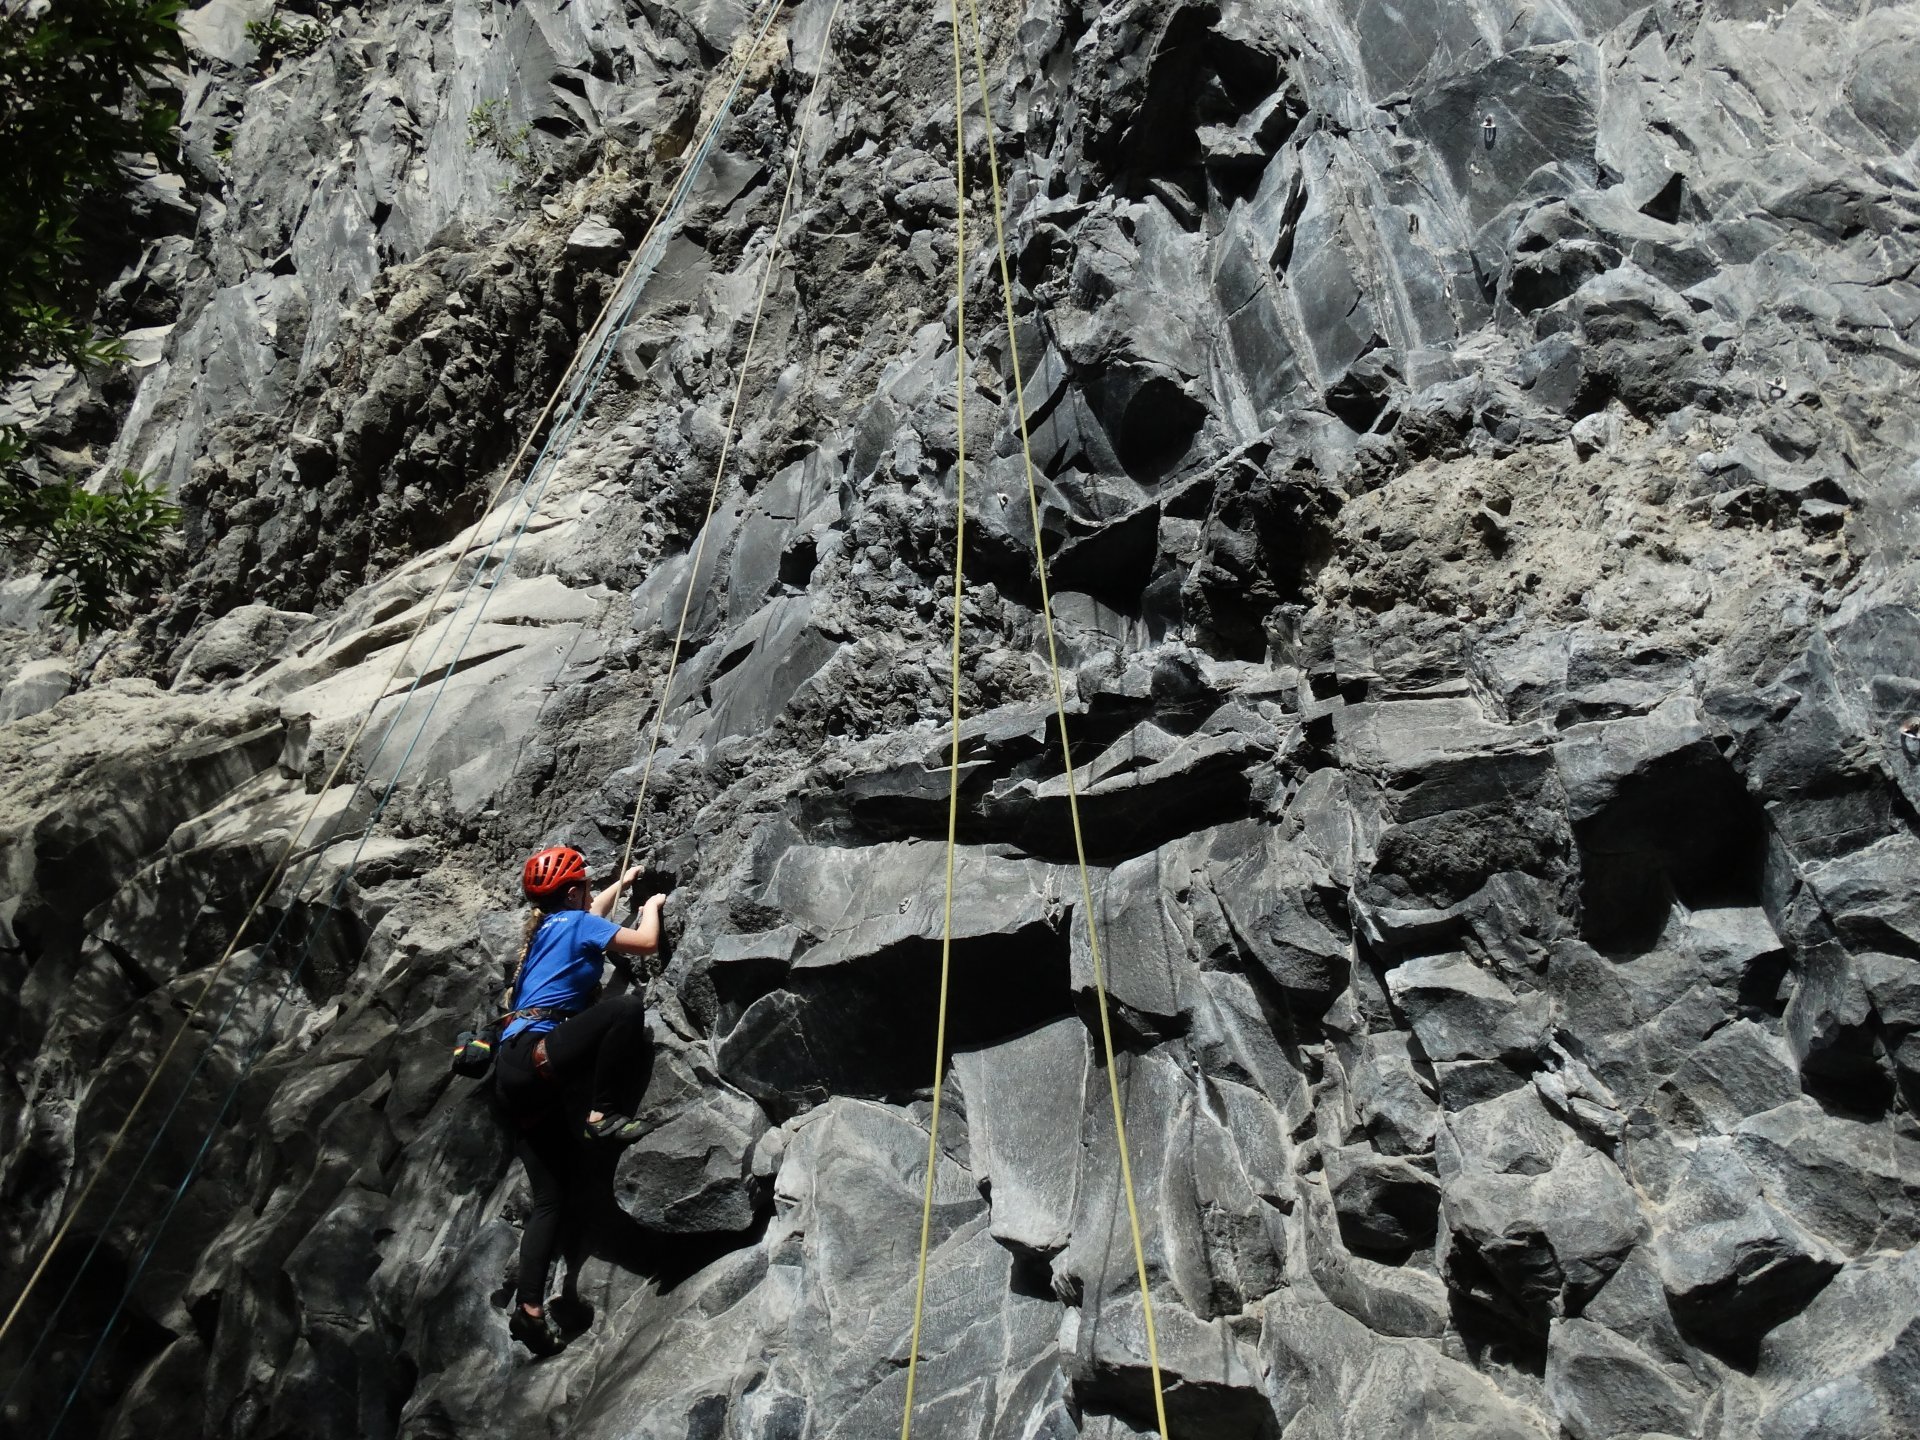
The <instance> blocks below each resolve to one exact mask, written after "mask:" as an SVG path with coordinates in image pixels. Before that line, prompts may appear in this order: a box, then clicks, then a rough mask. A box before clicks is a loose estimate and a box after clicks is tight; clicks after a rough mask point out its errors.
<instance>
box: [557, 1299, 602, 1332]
mask: <svg viewBox="0 0 1920 1440" xmlns="http://www.w3.org/2000/svg"><path fill="white" fill-rule="evenodd" d="M547 1318H548V1319H549V1320H551V1321H553V1323H554V1325H555V1327H557V1328H558V1329H559V1331H560V1333H561V1334H562V1335H564V1336H566V1338H567V1339H569V1340H571V1339H572V1338H573V1337H574V1336H576V1335H579V1334H582V1333H584V1332H585V1330H586V1329H587V1327H588V1326H589V1325H591V1324H593V1306H592V1305H590V1304H588V1303H587V1302H586V1301H585V1300H582V1299H581V1298H580V1297H579V1296H578V1295H555V1296H554V1297H553V1298H552V1299H550V1300H548V1301H547Z"/></svg>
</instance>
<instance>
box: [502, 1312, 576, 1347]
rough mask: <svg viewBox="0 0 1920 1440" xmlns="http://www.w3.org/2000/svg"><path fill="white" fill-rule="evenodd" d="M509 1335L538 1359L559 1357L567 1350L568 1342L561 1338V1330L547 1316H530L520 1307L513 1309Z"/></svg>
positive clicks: (508, 1326) (508, 1328) (508, 1324)
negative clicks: (549, 1356) (552, 1356)
mask: <svg viewBox="0 0 1920 1440" xmlns="http://www.w3.org/2000/svg"><path fill="white" fill-rule="evenodd" d="M507 1333H508V1334H509V1335H511V1336H513V1338H514V1339H516V1340H518V1341H519V1342H520V1343H521V1344H522V1345H524V1346H526V1347H527V1349H529V1350H531V1351H532V1352H533V1353H534V1355H535V1357H536V1358H545V1357H546V1356H548V1355H558V1354H559V1353H560V1352H561V1351H562V1350H564V1349H566V1348H567V1342H566V1340H565V1339H563V1338H562V1337H561V1334H560V1329H559V1327H558V1326H557V1325H555V1324H554V1323H553V1321H552V1319H551V1318H549V1317H548V1316H546V1315H529V1314H528V1313H527V1312H526V1311H525V1310H522V1309H521V1308H520V1307H519V1306H518V1305H515V1306H514V1307H513V1318H512V1319H511V1320H509V1321H507Z"/></svg>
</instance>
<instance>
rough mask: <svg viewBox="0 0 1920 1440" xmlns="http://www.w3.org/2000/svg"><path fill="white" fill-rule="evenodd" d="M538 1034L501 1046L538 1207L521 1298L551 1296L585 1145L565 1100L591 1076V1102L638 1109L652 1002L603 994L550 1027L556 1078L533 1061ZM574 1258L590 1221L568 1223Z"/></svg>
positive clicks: (619, 1110) (526, 1240) (504, 1083)
mask: <svg viewBox="0 0 1920 1440" xmlns="http://www.w3.org/2000/svg"><path fill="white" fill-rule="evenodd" d="M538 1039H540V1037H539V1036H538V1035H533V1034H529V1033H528V1032H527V1031H524V1030H523V1031H521V1032H520V1033H519V1034H518V1035H515V1036H514V1037H513V1038H512V1039H511V1040H507V1041H505V1042H503V1043H502V1044H501V1046H500V1050H499V1055H498V1058H497V1059H496V1060H495V1061H494V1072H495V1079H494V1083H495V1085H496V1086H497V1087H498V1089H499V1092H500V1100H501V1103H502V1104H503V1105H504V1106H505V1107H506V1110H507V1114H508V1116H509V1117H510V1118H511V1119H512V1120H513V1122H514V1126H515V1130H516V1133H515V1137H514V1150H515V1152H516V1153H517V1154H518V1155H519V1156H520V1163H521V1164H523V1165H525V1166H526V1167H527V1184H528V1185H529V1186H530V1187H531V1188H532V1190H533V1212H532V1213H531V1214H530V1215H528V1216H527V1223H526V1229H525V1230H524V1231H523V1232H522V1234H521V1237H520V1279H519V1299H520V1301H521V1302H522V1303H523V1304H527V1305H540V1304H543V1303H544V1302H545V1299H546V1287H547V1266H548V1264H549V1263H550V1262H551V1261H552V1259H553V1251H554V1245H555V1242H556V1241H557V1240H558V1239H559V1238H560V1224H561V1219H562V1216H563V1214H564V1212H565V1210H566V1208H567V1186H566V1177H567V1176H568V1175H569V1173H571V1172H572V1171H573V1170H575V1169H576V1168H577V1163H578V1157H577V1153H576V1151H577V1147H576V1145H575V1144H574V1140H575V1137H574V1135H573V1133H572V1126H571V1125H570V1124H569V1123H568V1119H569V1116H568V1112H567V1110H566V1107H565V1106H564V1105H563V1103H562V1101H563V1100H564V1098H565V1094H566V1091H567V1089H568V1088H569V1086H570V1085H571V1084H573V1083H574V1082H577V1081H580V1080H583V1079H587V1078H589V1077H591V1080H592V1091H591V1097H592V1098H591V1099H590V1100H589V1102H588V1107H589V1108H590V1109H593V1110H599V1111H602V1112H604V1113H606V1114H609V1115H615V1114H618V1115H626V1114H631V1113H632V1112H633V1107H634V1105H635V1104H636V1103H637V1102H638V1100H639V1095H638V1093H637V1092H638V1089H639V1084H640V1082H641V1081H642V1080H644V1078H645V1076H646V1070H647V1066H646V1059H647V1050H646V1046H647V1008H646V1005H645V1003H644V1002H643V1001H642V1000H641V999H640V997H639V996H637V995H621V996H618V997H616V998H614V999H611V1000H602V1001H600V1002H599V1003H598V1004H597V1005H593V1006H590V1007H589V1008H587V1009H586V1010H583V1011H582V1012H581V1013H580V1014H578V1015H575V1016H574V1017H573V1018H571V1019H569V1020H563V1021H561V1022H560V1024H558V1025H557V1026H555V1027H554V1028H553V1029H551V1030H549V1031H547V1033H546V1041H547V1064H548V1066H549V1067H550V1068H551V1069H552V1071H553V1076H554V1078H553V1079H552V1080H545V1079H542V1078H541V1077H540V1075H539V1074H538V1073H537V1072H536V1071H535V1070H534V1068H533V1046H534V1042H535V1041H536V1040H538ZM568 1230H569V1234H568V1236H567V1242H568V1243H567V1255H566V1260H567V1265H568V1267H569V1269H571V1268H572V1267H573V1266H574V1265H575V1264H576V1263H577V1262H578V1259H579V1249H580V1246H581V1244H582V1243H583V1242H584V1240H585V1238H586V1237H585V1235H584V1233H583V1231H584V1227H583V1226H582V1225H580V1224H579V1223H578V1219H577V1217H576V1223H575V1224H573V1225H571V1226H569V1227H568Z"/></svg>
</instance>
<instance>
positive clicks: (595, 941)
mask: <svg viewBox="0 0 1920 1440" xmlns="http://www.w3.org/2000/svg"><path fill="white" fill-rule="evenodd" d="M619 933H620V927H619V926H618V925H616V924H614V922H613V921H611V920H603V919H601V918H600V917H599V916H598V915H595V914H594V913H593V912H592V911H590V910H556V911H554V912H553V913H552V914H551V915H548V916H547V917H546V918H545V919H543V920H542V921H541V922H540V928H539V929H538V930H536V931H534V932H533V944H532V945H531V946H530V947H529V948H528V950H527V963H526V964H525V965H524V966H522V967H521V969H520V983H519V984H518V985H517V986H515V987H514V992H513V1008H514V1009H515V1010H532V1009H534V1008H535V1007H536V1006H552V1007H554V1008H556V1009H560V1010H584V1009H586V1008H587V1005H588V1004H589V1003H590V1002H591V1001H592V999H593V992H594V989H595V988H596V987H597V986H598V985H599V984H600V966H601V964H602V963H603V962H604V961H605V959H606V953H607V942H608V941H609V940H611V939H612V938H613V937H614V936H615V935H617V934H619ZM559 1023H560V1022H559V1021H558V1020H533V1019H527V1020H516V1021H514V1022H513V1023H512V1024H511V1025H509V1026H507V1028H506V1030H505V1031H503V1032H502V1033H501V1036H500V1038H501V1039H502V1040H507V1039H511V1038H512V1037H513V1036H515V1035H518V1034H519V1033H520V1032H521V1031H523V1030H530V1031H532V1032H534V1033H535V1034H540V1033H542V1032H544V1031H547V1030H551V1029H553V1027H554V1026H556V1025H558V1024H559Z"/></svg>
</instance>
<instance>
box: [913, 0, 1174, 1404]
mask: <svg viewBox="0 0 1920 1440" xmlns="http://www.w3.org/2000/svg"><path fill="white" fill-rule="evenodd" d="M950 4H951V7H952V11H953V17H952V18H953V47H954V126H955V132H956V141H955V166H956V173H957V176H958V179H957V181H956V185H955V188H956V191H957V194H958V201H959V203H958V207H957V209H958V215H959V220H958V227H959V229H960V232H961V234H962V236H964V234H965V225H966V219H965V217H966V207H967V187H966V134H965V130H964V127H963V125H962V116H963V114H964V97H963V94H962V89H963V87H962V85H961V81H960V74H961V68H962V62H961V54H960V3H959V0H950ZM967 9H968V15H969V18H970V20H971V24H972V30H973V58H974V69H975V74H976V76H977V78H978V82H979V86H980V109H981V113H982V115H983V116H984V118H985V122H986V128H987V166H988V173H989V175H990V176H991V178H992V187H993V230H994V240H995V243H996V245H997V248H998V250H999V268H1000V290H1001V296H1002V298H1003V300H1004V302H1005V307H1006V320H1007V346H1008V357H1009V359H1010V361H1011V363H1012V368H1013V403H1014V410H1015V413H1016V414H1017V415H1018V417H1019V421H1020V448H1021V452H1022V455H1023V457H1024V461H1025V465H1026V477H1027V502H1028V510H1029V513H1030V514H1031V516H1032V520H1033V551H1034V562H1035V564H1036V566H1037V567H1038V573H1039V580H1040V614H1041V620H1042V623H1043V625H1044V628H1045V631H1046V636H1047V663H1048V668H1049V669H1050V671H1051V672H1052V677H1053V700H1054V714H1055V717H1056V719H1057V721H1058V723H1059V726H1060V748H1061V756H1062V759H1063V761H1064V762H1065V766H1066V789H1067V811H1068V814H1069V816H1070V817H1071V819H1072V822H1073V849H1074V857H1075V860H1076V862H1077V864H1078V867H1079V871H1080V896H1081V902H1082V905H1083V907H1084V909H1085V911H1086V917H1087V948H1088V952H1089V954H1090V956H1091V958H1092V961H1093V983H1094V992H1095V995H1096V996H1097V1000H1098V1009H1099V1011H1100V1040H1101V1045H1102V1048H1103V1050H1104V1052H1105V1058H1106V1069H1107V1088H1108V1094H1109V1096H1110V1097H1111V1100H1112V1103H1113V1128H1114V1139H1115V1141H1116V1143H1117V1144H1118V1146H1119V1150H1120V1177H1121V1182H1122V1187H1123V1189H1124V1190H1125V1192H1126V1198H1127V1223H1128V1227H1129V1228H1130V1230H1131V1231H1132V1238H1133V1259H1134V1270H1135V1274H1136V1276H1137V1278H1138V1280H1139V1285H1140V1306H1141V1313H1142V1317H1143V1319H1144V1321H1145V1325H1146V1336H1147V1362H1148V1365H1149V1366H1150V1367H1151V1370H1152V1375H1153V1407H1154V1415H1155V1418H1156V1420H1157V1421H1158V1422H1159V1429H1160V1434H1161V1436H1162V1437H1163V1440H1166V1437H1168V1436H1169V1432H1168V1429H1167V1407H1166V1397H1165V1393H1164V1386H1163V1383H1162V1380H1161V1374H1160V1342H1159V1337H1158V1334H1157V1332H1156V1330H1155V1327H1154V1322H1153V1298H1152V1296H1151V1294H1150V1293H1149V1287H1148V1284H1147V1259H1146V1245H1145V1242H1144V1240H1143V1238H1142V1233H1141V1226H1140V1210H1139V1205H1138V1203H1137V1201H1136V1199H1135V1194H1134V1184H1133V1163H1132V1160H1131V1158H1130V1155H1129V1147H1128V1143H1127V1124H1126V1113H1125V1107H1124V1106H1123V1105H1122V1104H1121V1100H1120V1079H1119V1072H1118V1069H1117V1067H1116V1065H1115V1056H1114V1048H1113V1025H1112V1021H1111V1018H1110V1016H1109V1013H1108V1011H1109V1007H1108V1004H1107V985H1106V972H1105V967H1104V965H1103V963H1102V959H1101V955H1100V934H1099V926H1098V924H1097V923H1096V921H1095V918H1094V909H1093V882H1092V879H1091V876H1090V873H1089V870H1088V866H1087V847H1086V839H1085V835H1084V832H1083V830H1082V828H1081V823H1080V800H1079V791H1078V784H1077V781H1076V777H1075V774H1074V768H1073V746H1072V740H1071V737H1070V735H1069V733H1068V730H1067V706H1066V695H1065V690H1064V687H1063V683H1062V680H1061V675H1060V654H1059V647H1058V644H1057V642H1056V640H1055V636H1054V625H1053V601H1052V595H1051V592H1050V589H1049V586H1048V583H1047V561H1046V552H1045V550H1044V548H1043V545H1042V536H1041V530H1040V490H1039V484H1038V482H1037V481H1036V480H1035V479H1034V465H1033V443H1032V439H1031V436H1030V434H1029V427H1028V421H1027V402H1026V388H1025V382H1024V379H1023V377H1022V374H1021V367H1020V346H1019V340H1018V337H1017V335H1016V330H1015V321H1014V313H1013V276H1012V268H1011V266H1010V264H1009V262H1008V258H1007V238H1006V222H1005V204H1004V201H1003V198H1002V194H1001V188H1000V162H999V157H998V140H997V137H996V135H995V132H994V125H993V104H992V92H991V91H990V90H989V89H988V86H987V66H986V55H985V52H984V50H983V48H982V45H981V39H980V12H979V7H978V3H977V0H967ZM958 270H959V277H960V278H959V290H960V308H959V316H960V324H959V329H958V345H957V349H958V352H959V364H960V373H961V379H960V382H959V383H960V394H961V396H962V402H961V403H962V404H963V405H964V396H965V389H966V381H965V374H966V348H967V340H966V308H965V307H966V301H965V291H966V262H965V247H964V244H963V245H962V247H961V255H960V261H959V265H958ZM960 420H961V423H960V435H961V442H960V443H961V452H960V453H961V464H962V466H964V457H965V444H966V438H965V437H966V427H965V411H964V409H963V410H961V412H960ZM964 508H965V472H964V468H963V469H962V470H961V478H960V502H959V509H960V512H961V514H962V517H963V518H962V524H964ZM956 554H957V552H956ZM959 568H960V567H959V562H958V559H957V558H956V561H955V566H954V572H955V576H954V578H955V598H954V655H953V662H952V678H953V701H952V703H953V726H954V739H953V749H952V758H951V761H950V763H949V778H948V819H947V907H948V909H947V918H946V933H945V935H944V936H943V937H942V941H941V975H940V1021H939V1030H938V1034H937V1037H936V1039H935V1043H934V1056H935V1066H934V1077H933V1120H932V1126H931V1129H930V1132H929V1136H928V1147H927V1178H926V1190H925V1197H924V1199H923V1202H922V1205H921V1216H920V1260H919V1267H918V1281H917V1285H916V1291H915V1296H914V1313H913V1343H912V1348H911V1349H910V1351H909V1352H908V1356H907V1395H906V1406H905V1413H904V1415H903V1416H902V1418H901V1422H900V1436H901V1440H911V1436H912V1427H913V1389H914V1379H915V1371H916V1369H917V1366H918V1362H919V1358H920V1328H921V1316H922V1311H923V1309H924V1306H925V1301H926V1284H927V1249H928V1240H929V1236H930V1232H931V1225H932V1218H933V1171H934V1163H935V1160H936V1158H937V1152H936V1149H935V1146H936V1143H937V1135H938V1127H939V1119H940V1091H941V1082H942V1079H943V1072H944V1067H945V1045H946V1013H947V954H948V950H949V949H950V947H951V943H952V933H953V916H952V905H953V853H954V848H955V823H956V817H957V814H958V806H959V767H960V739H959V706H960V658H959V644H960V601H959V590H958V586H959Z"/></svg>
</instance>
